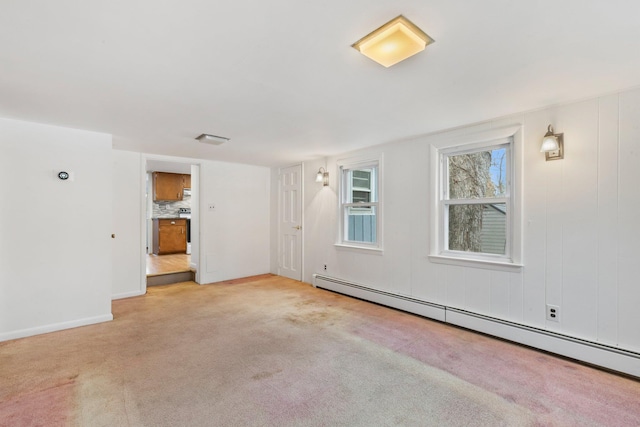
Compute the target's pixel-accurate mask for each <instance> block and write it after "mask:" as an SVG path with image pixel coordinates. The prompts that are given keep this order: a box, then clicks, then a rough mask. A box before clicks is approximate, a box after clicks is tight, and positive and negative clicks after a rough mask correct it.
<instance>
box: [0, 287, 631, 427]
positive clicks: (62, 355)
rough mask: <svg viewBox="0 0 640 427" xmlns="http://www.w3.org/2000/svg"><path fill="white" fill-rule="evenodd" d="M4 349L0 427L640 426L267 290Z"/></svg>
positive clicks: (573, 385)
mask: <svg viewBox="0 0 640 427" xmlns="http://www.w3.org/2000/svg"><path fill="white" fill-rule="evenodd" d="M113 313H114V317H115V320H114V321H113V322H108V323H103V324H99V325H92V326H86V327H82V328H76V329H72V330H66V331H60V332H55V333H51V334H46V335H40V336H36V337H29V338H24V339H19V340H14V341H9V342H4V343H0V426H395V425H403V426H449V425H450V426H462V425H464V426H500V425H504V426H640V382H638V381H636V380H634V379H630V378H627V377H623V376H619V375H616V374H612V373H609V372H605V371H602V370H598V369H595V368H593V367H589V366H585V365H582V364H579V363H575V362H573V361H569V360H566V359H563V358H558V357H554V356H552V355H549V354H546V353H542V352H538V351H535V350H532V349H529V348H525V347H522V346H518V345H515V344H512V343H509V342H505V341H500V340H496V339H493V338H490V337H487V336H484V335H480V334H477V333H474V332H470V331H466V330H463V329H459V328H455V327H452V326H449V325H444V324H441V323H438V322H435V321H431V320H428V319H424V318H421V317H419V316H415V315H411V314H408V313H403V312H400V311H397V310H393V309H389V308H385V307H381V306H378V305H375V304H370V303H367V302H364V301H360V300H356V299H353V298H349V297H346V296H342V295H338V294H334V293H331V292H328V291H324V290H319V289H314V288H313V287H311V286H309V285H306V284H302V283H299V282H295V281H291V280H288V279H284V278H281V277H277V276H271V275H265V276H258V277H254V278H248V279H243V280H238V281H230V282H224V283H220V284H212V285H206V286H198V285H196V284H194V283H192V282H187V283H182V284H176V285H166V286H157V287H152V288H150V289H149V292H148V293H147V295H145V296H141V297H135V298H129V299H125V300H119V301H114V303H113Z"/></svg>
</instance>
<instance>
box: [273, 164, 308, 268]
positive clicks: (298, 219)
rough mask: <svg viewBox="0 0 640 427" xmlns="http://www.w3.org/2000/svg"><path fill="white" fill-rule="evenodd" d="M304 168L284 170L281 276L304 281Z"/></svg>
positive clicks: (280, 238)
mask: <svg viewBox="0 0 640 427" xmlns="http://www.w3.org/2000/svg"><path fill="white" fill-rule="evenodd" d="M301 172H302V166H300V165H297V166H291V167H288V168H284V169H280V177H279V180H278V182H279V185H280V194H279V200H280V208H279V213H278V216H279V217H280V227H279V236H278V254H279V257H278V274H279V275H281V276H285V277H289V278H290V279H294V280H302V183H301V176H302V173H301Z"/></svg>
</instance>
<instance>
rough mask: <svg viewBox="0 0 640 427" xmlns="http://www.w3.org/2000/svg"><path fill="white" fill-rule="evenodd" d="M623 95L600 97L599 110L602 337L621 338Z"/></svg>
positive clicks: (608, 339) (613, 340)
mask: <svg viewBox="0 0 640 427" xmlns="http://www.w3.org/2000/svg"><path fill="white" fill-rule="evenodd" d="M618 103H619V96H618V95H611V96H608V97H605V98H602V99H600V101H599V112H598V127H599V129H598V168H597V169H598V246H597V247H598V264H597V267H598V297H597V299H598V309H597V317H598V334H597V337H598V341H600V342H602V343H604V344H609V345H616V344H617V342H618V333H617V329H618V314H617V312H618V311H617V306H618V236H619V234H620V232H619V229H618V176H619V173H618V172H619V171H618V153H619V151H618V118H619V109H618Z"/></svg>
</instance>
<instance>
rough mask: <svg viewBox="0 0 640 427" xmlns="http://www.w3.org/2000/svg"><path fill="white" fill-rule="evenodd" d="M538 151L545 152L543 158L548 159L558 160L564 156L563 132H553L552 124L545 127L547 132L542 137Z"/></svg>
mask: <svg viewBox="0 0 640 427" xmlns="http://www.w3.org/2000/svg"><path fill="white" fill-rule="evenodd" d="M540 152H541V153H545V158H546V160H547V161H549V160H560V159H563V158H564V134H563V133H553V126H551V125H549V127H547V133H546V134H545V135H544V137H543V138H542V147H540Z"/></svg>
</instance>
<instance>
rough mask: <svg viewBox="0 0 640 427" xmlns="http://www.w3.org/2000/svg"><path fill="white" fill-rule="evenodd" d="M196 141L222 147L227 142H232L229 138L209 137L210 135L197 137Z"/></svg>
mask: <svg viewBox="0 0 640 427" xmlns="http://www.w3.org/2000/svg"><path fill="white" fill-rule="evenodd" d="M196 139H197V140H198V141H200V142H205V143H207V144H213V145H220V144H224V143H225V142H227V141H230V139H229V138H226V137H224V136H217V135H209V134H208V133H203V134H202V135H200V136H197V137H196Z"/></svg>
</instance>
